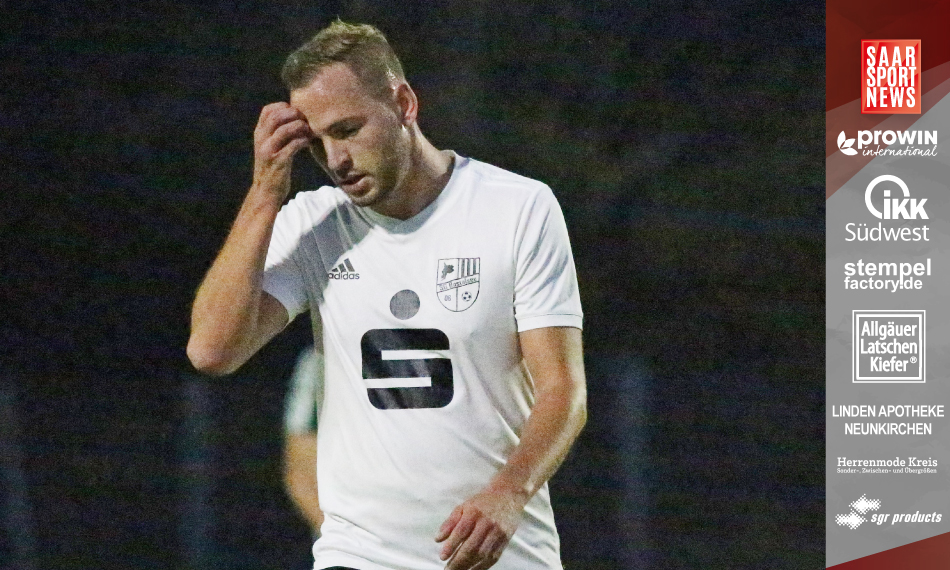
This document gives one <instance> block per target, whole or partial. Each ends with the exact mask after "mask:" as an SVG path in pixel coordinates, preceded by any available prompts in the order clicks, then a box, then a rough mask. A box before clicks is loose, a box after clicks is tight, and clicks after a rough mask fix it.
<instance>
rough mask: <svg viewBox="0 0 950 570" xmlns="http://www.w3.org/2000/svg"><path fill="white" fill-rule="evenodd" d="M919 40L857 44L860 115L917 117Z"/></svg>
mask: <svg viewBox="0 0 950 570" xmlns="http://www.w3.org/2000/svg"><path fill="white" fill-rule="evenodd" d="M920 70H921V54H920V40H861V79H862V80H861V112H862V113H870V114H914V115H919V114H920V96H921V94H922V93H923V91H922V89H921V85H920Z"/></svg>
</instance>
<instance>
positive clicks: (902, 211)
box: [864, 174, 930, 220]
mask: <svg viewBox="0 0 950 570" xmlns="http://www.w3.org/2000/svg"><path fill="white" fill-rule="evenodd" d="M884 182H892V183H894V184H896V185H897V187H898V188H899V189H900V191H901V193H902V194H903V195H904V197H903V198H891V190H889V189H887V186H888V185H885V186H884V187H883V192H882V194H883V197H884V199H883V200H882V201H880V202H878V203H879V204H881V209H878V208H877V206H875V205H874V203H875V200H874V189H875V188H877V187H878V185H880V184H882V183H884ZM891 187H892V188H893V186H891ZM926 203H927V199H926V198H924V199H922V200H917V199H916V198H911V197H910V190H909V189H908V188H907V184H905V183H904V181H903V180H901V179H900V178H898V177H896V176H894V175H891V174H882V175H881V176H878V177H877V178H875V179H874V180H872V181H871V183H870V184H868V188H867V190H865V191H864V204H865V205H866V206H867V207H868V211H869V212H871V215H872V216H874V217H875V218H877V219H879V220H916V219H917V218H921V219H924V220H928V219H930V218H929V217H928V216H927V211H926V210H924V204H926ZM882 210H883V211H882Z"/></svg>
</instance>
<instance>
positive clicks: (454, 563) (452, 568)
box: [445, 519, 492, 570]
mask: <svg viewBox="0 0 950 570" xmlns="http://www.w3.org/2000/svg"><path fill="white" fill-rule="evenodd" d="M491 528H492V525H491V523H489V522H488V521H486V520H485V519H481V520H480V521H478V524H476V525H475V528H474V529H472V532H471V534H469V535H468V537H467V538H466V539H465V541H464V542H462V544H461V545H460V546H459V548H458V549H457V550H456V551H455V554H453V555H452V558H451V559H450V560H449V563H448V565H446V567H445V570H469V569H470V568H472V566H473V565H474V564H475V563H476V562H479V561H480V560H481V558H482V556H481V555H480V553H481V547H482V543H483V542H484V541H485V538H486V537H487V536H488V534H489V532H490V530H491Z"/></svg>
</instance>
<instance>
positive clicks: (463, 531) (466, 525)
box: [440, 513, 478, 560]
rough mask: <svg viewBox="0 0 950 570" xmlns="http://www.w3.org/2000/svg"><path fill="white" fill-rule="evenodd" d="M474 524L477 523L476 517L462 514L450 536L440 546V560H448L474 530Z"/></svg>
mask: <svg viewBox="0 0 950 570" xmlns="http://www.w3.org/2000/svg"><path fill="white" fill-rule="evenodd" d="M476 522H478V521H477V517H476V516H474V515H473V514H471V513H462V518H461V519H459V521H458V523H457V524H456V525H455V528H453V529H452V534H450V535H449V538H448V540H446V541H445V544H444V545H442V554H441V555H440V558H441V559H442V560H448V559H449V557H450V556H452V554H453V553H454V552H455V551H456V550H458V548H459V546H461V544H462V543H463V542H465V539H467V538H468V537H469V535H470V534H472V531H473V530H475V523H476Z"/></svg>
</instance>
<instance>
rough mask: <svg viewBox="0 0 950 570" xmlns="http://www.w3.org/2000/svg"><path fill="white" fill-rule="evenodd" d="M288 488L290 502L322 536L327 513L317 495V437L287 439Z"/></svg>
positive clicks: (303, 435) (294, 435) (292, 435)
mask: <svg viewBox="0 0 950 570" xmlns="http://www.w3.org/2000/svg"><path fill="white" fill-rule="evenodd" d="M284 486H285V487H286V488H287V493H288V494H289V495H290V498H291V499H292V500H293V501H294V504H295V505H297V508H298V509H300V512H301V513H302V514H303V516H304V517H305V518H306V519H307V522H308V523H310V527H311V528H312V529H313V532H314V534H319V533H320V525H322V524H323V511H321V510H320V499H319V497H318V495H317V434H316V433H314V432H307V433H288V434H287V435H286V437H285V439H284Z"/></svg>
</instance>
